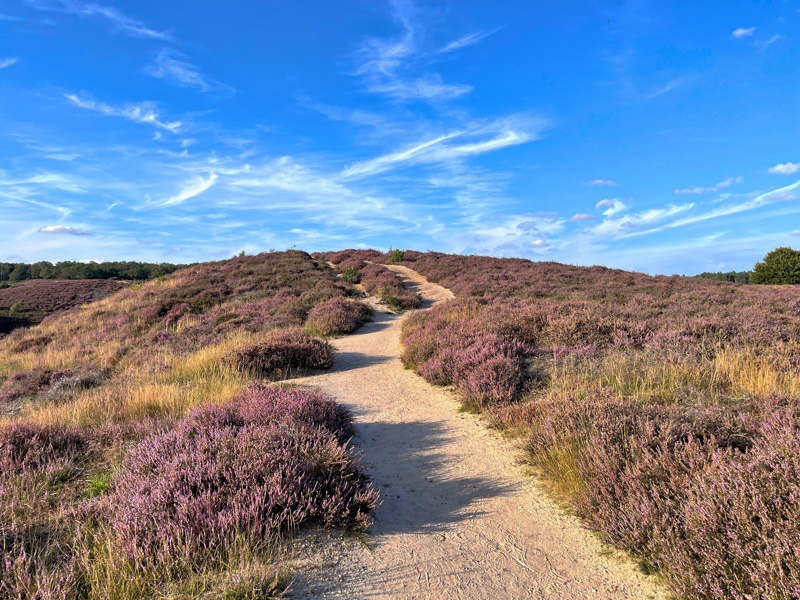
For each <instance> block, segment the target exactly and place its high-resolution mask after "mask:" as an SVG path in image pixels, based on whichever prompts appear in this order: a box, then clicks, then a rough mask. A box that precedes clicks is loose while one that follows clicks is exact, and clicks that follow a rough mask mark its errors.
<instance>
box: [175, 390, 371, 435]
mask: <svg viewBox="0 0 800 600" xmlns="http://www.w3.org/2000/svg"><path fill="white" fill-rule="evenodd" d="M266 421H272V422H275V423H287V422H301V423H305V424H306V425H309V426H311V427H314V428H317V427H322V428H324V429H326V430H328V431H329V432H330V433H332V434H333V435H334V436H335V437H336V439H337V440H338V441H339V442H340V443H342V444H344V443H345V442H347V441H348V440H350V438H352V437H353V434H354V433H355V430H354V429H353V416H352V414H351V413H350V411H349V410H348V409H347V408H346V407H345V406H342V405H341V404H339V403H338V402H336V401H334V400H333V399H331V398H329V397H327V396H326V395H325V394H322V393H321V392H318V391H315V390H310V389H301V388H275V387H272V386H265V385H257V384H251V385H250V386H249V387H248V388H247V390H246V391H245V392H244V393H243V394H242V395H241V396H239V397H238V398H237V399H236V400H234V401H233V402H229V403H228V404H225V405H223V406H215V405H208V406H201V407H198V408H196V409H195V410H194V411H193V412H192V413H191V414H189V415H187V416H186V418H185V419H184V423H186V424H189V425H192V426H197V427H212V426H214V427H225V426H234V427H244V426H246V425H252V424H258V423H264V422H266Z"/></svg>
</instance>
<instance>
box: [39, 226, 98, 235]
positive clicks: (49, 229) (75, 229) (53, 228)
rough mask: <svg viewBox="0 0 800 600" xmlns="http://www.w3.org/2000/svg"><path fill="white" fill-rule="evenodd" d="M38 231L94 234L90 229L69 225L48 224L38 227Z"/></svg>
mask: <svg viewBox="0 0 800 600" xmlns="http://www.w3.org/2000/svg"><path fill="white" fill-rule="evenodd" d="M39 233H54V234H58V235H94V232H93V231H92V230H91V229H82V228H79V227H70V226H69V225H48V226H46V227H42V228H40V229H39Z"/></svg>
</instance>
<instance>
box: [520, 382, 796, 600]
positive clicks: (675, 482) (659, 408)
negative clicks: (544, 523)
mask: <svg viewBox="0 0 800 600" xmlns="http://www.w3.org/2000/svg"><path fill="white" fill-rule="evenodd" d="M526 412H527V417H528V419H529V423H530V425H531V433H530V437H529V438H528V442H527V449H528V451H529V457H530V461H531V462H532V464H534V465H535V466H537V467H538V468H540V469H541V470H542V471H543V472H544V473H545V475H547V476H548V477H550V478H551V480H552V479H555V480H556V482H557V483H558V484H559V485H560V486H561V490H562V491H563V492H564V493H565V495H566V496H567V497H568V498H569V499H570V500H572V501H573V502H574V503H575V504H576V506H577V507H578V512H579V514H580V515H581V516H582V517H583V518H584V520H585V521H587V522H588V523H589V524H590V525H591V526H592V527H593V528H595V529H597V530H599V531H600V532H602V534H603V535H604V536H605V537H606V539H608V540H609V541H610V542H612V543H613V544H615V545H616V546H618V547H622V548H625V549H627V550H630V551H631V552H633V553H634V554H635V555H637V556H638V557H639V558H640V560H641V561H642V562H643V564H646V565H647V566H648V567H649V568H651V569H655V570H658V571H660V572H661V573H662V575H663V576H664V578H665V579H666V580H667V581H668V582H669V583H670V584H671V586H672V587H673V589H674V590H675V591H676V592H678V593H679V595H680V597H684V598H712V597H729V598H742V599H745V598H754V597H768V598H789V597H794V596H796V595H797V593H798V591H800V551H798V550H797V546H796V544H795V540H797V537H798V535H800V525H798V523H800V460H799V459H798V456H800V454H798V451H800V436H798V433H800V413H798V410H797V407H796V406H795V405H792V404H791V403H789V406H786V403H785V402H780V401H776V400H772V401H770V402H767V403H766V404H763V405H758V406H756V405H752V404H751V405H745V406H737V407H722V406H717V407H691V406H679V405H671V404H668V405H658V404H650V405H646V406H642V405H640V404H638V403H636V402H634V401H629V400H620V399H616V400H612V399H609V398H603V397H593V398H589V399H579V398H575V397H568V398H559V399H553V400H552V401H550V402H547V401H545V402H541V403H532V404H531V406H530V407H528V408H527V410H526Z"/></svg>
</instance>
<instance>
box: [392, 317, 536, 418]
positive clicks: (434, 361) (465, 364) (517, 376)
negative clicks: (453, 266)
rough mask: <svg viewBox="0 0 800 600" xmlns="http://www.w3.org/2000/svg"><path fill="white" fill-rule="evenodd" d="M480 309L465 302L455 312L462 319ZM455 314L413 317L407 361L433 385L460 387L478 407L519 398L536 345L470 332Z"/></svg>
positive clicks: (406, 335)
mask: <svg viewBox="0 0 800 600" xmlns="http://www.w3.org/2000/svg"><path fill="white" fill-rule="evenodd" d="M450 304H454V303H450ZM474 310H475V306H473V305H470V304H463V303H462V304H456V305H455V307H454V308H453V311H455V312H456V313H460V314H462V315H463V314H466V313H469V312H471V311H474ZM451 315H452V312H451V311H450V310H448V308H447V307H442V308H440V307H435V308H433V309H431V310H429V311H427V312H426V313H418V314H414V315H411V316H410V317H409V318H408V319H407V320H406V322H405V323H404V325H403V333H402V336H403V347H404V349H403V355H402V359H403V362H404V363H405V364H406V365H408V366H412V367H413V368H415V369H416V370H417V371H418V372H419V374H420V375H422V376H423V377H424V378H425V379H426V380H427V381H429V382H431V383H433V384H436V385H454V386H455V387H456V388H457V389H458V390H459V391H461V392H462V396H463V398H464V399H465V400H466V402H467V403H468V404H470V405H472V406H478V407H485V406H490V405H492V404H495V403H505V402H511V401H514V400H516V399H518V398H519V396H520V393H521V392H522V390H523V387H524V384H525V380H526V361H527V356H528V355H529V354H531V353H532V348H531V347H530V345H528V344H525V343H523V342H520V341H519V340H515V339H513V338H510V337H507V336H504V335H501V334H499V333H495V332H493V331H491V328H489V327H478V328H476V329H475V330H470V329H468V328H466V327H463V326H462V324H461V323H460V322H458V321H457V320H454V319H452V317H451Z"/></svg>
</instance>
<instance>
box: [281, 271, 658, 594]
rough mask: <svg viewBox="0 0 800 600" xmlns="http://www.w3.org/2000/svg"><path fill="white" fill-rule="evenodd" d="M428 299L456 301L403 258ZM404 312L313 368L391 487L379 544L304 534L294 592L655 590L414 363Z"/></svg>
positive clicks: (375, 476)
mask: <svg viewBox="0 0 800 600" xmlns="http://www.w3.org/2000/svg"><path fill="white" fill-rule="evenodd" d="M391 268H392V270H393V271H395V272H396V273H398V274H399V275H401V276H402V277H403V278H404V279H405V280H406V285H407V286H408V287H410V288H412V289H416V291H419V292H420V293H421V294H422V296H423V298H424V299H425V305H424V306H431V305H432V304H434V303H436V302H442V301H446V300H448V299H450V298H452V294H451V293H450V292H449V291H448V290H446V289H444V288H442V287H440V286H437V285H434V284H430V283H428V282H426V281H425V280H424V279H423V278H422V277H421V276H420V275H419V274H417V273H415V272H414V271H411V270H410V269H407V268H404V267H399V266H393V267H391ZM402 318H403V317H402V316H400V315H394V314H391V313H388V312H385V311H384V310H379V311H377V312H376V318H375V322H374V323H370V324H368V325H366V326H365V327H363V328H362V329H361V330H360V331H359V332H357V333H356V334H354V335H351V336H347V337H343V338H341V339H338V340H336V341H335V346H336V349H337V355H336V362H335V366H334V368H333V369H332V370H331V371H330V372H328V373H324V374H320V375H316V376H312V377H309V378H303V379H302V380H300V381H298V383H301V384H303V385H312V386H315V387H318V388H320V389H322V390H324V391H325V392H327V393H328V394H330V395H332V396H334V397H336V399H337V400H338V401H339V402H342V403H344V404H345V405H347V406H348V407H350V409H352V410H353V412H354V414H355V415H356V431H357V434H356V437H355V439H354V440H353V443H354V445H355V446H356V448H358V449H359V450H360V451H361V452H362V453H363V455H364V465H365V467H366V470H367V473H368V474H369V476H370V477H371V478H372V480H373V483H374V485H375V486H376V487H377V488H378V489H379V490H380V493H381V500H382V504H381V505H380V507H379V508H378V510H377V511H376V513H375V523H374V525H373V526H372V527H371V529H370V536H369V537H368V542H369V547H368V548H367V547H365V546H364V545H363V544H360V543H359V541H358V540H354V539H352V538H351V539H342V538H341V536H340V535H338V534H336V533H335V532H333V533H331V532H321V531H319V532H315V533H313V534H310V535H306V536H304V537H301V538H299V539H298V540H297V542H296V544H295V548H294V549H293V552H294V554H295V556H296V558H295V560H294V561H293V563H294V568H295V569H296V573H297V576H298V579H297V580H296V581H295V583H294V584H293V585H292V588H291V589H292V592H291V594H290V597H292V598H319V597H324V598H487V599H488V598H492V599H497V598H588V597H594V598H654V597H663V595H662V593H661V592H660V591H659V590H658V587H657V585H656V584H655V582H653V581H652V580H651V579H649V578H647V577H645V576H644V575H642V574H641V573H640V572H638V571H637V570H636V568H635V567H634V566H633V565H632V564H631V563H630V562H629V561H628V560H626V559H625V558H624V557H621V556H619V555H618V554H614V553H609V551H608V550H607V549H604V548H603V546H602V545H601V544H600V543H599V542H598V540H597V539H596V538H595V537H594V536H593V535H592V534H591V533H589V532H587V531H586V530H584V529H582V528H581V527H580V525H579V523H578V522H577V520H576V519H575V518H574V517H571V516H569V515H567V514H566V513H564V511H563V510H560V509H559V508H558V507H557V506H556V505H555V504H554V503H553V502H552V501H551V500H550V499H549V498H548V497H547V496H546V495H545V493H544V492H543V490H542V489H541V487H540V484H538V483H537V482H536V481H535V480H534V479H533V478H531V477H528V476H526V475H525V473H524V471H523V469H522V468H521V467H520V466H519V465H518V464H517V461H516V455H515V451H514V449H513V447H512V445H511V444H510V443H509V442H507V441H506V440H503V439H502V438H501V437H500V436H499V435H498V434H497V433H495V432H493V431H491V430H489V429H487V428H486V427H485V425H484V424H483V423H482V422H481V420H480V418H478V417H475V416H473V415H466V414H460V413H458V412H457V408H458V404H457V402H456V400H455V398H454V397H453V395H452V394H450V393H449V392H447V391H445V390H442V389H439V388H435V387H433V386H431V385H429V384H427V383H426V382H425V381H424V380H422V379H421V378H420V377H418V376H417V375H415V374H414V373H412V372H411V371H408V370H406V369H404V368H403V365H402V363H401V362H400V359H399V356H400V352H401V347H400V341H399V334H400V325H401V322H402Z"/></svg>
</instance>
